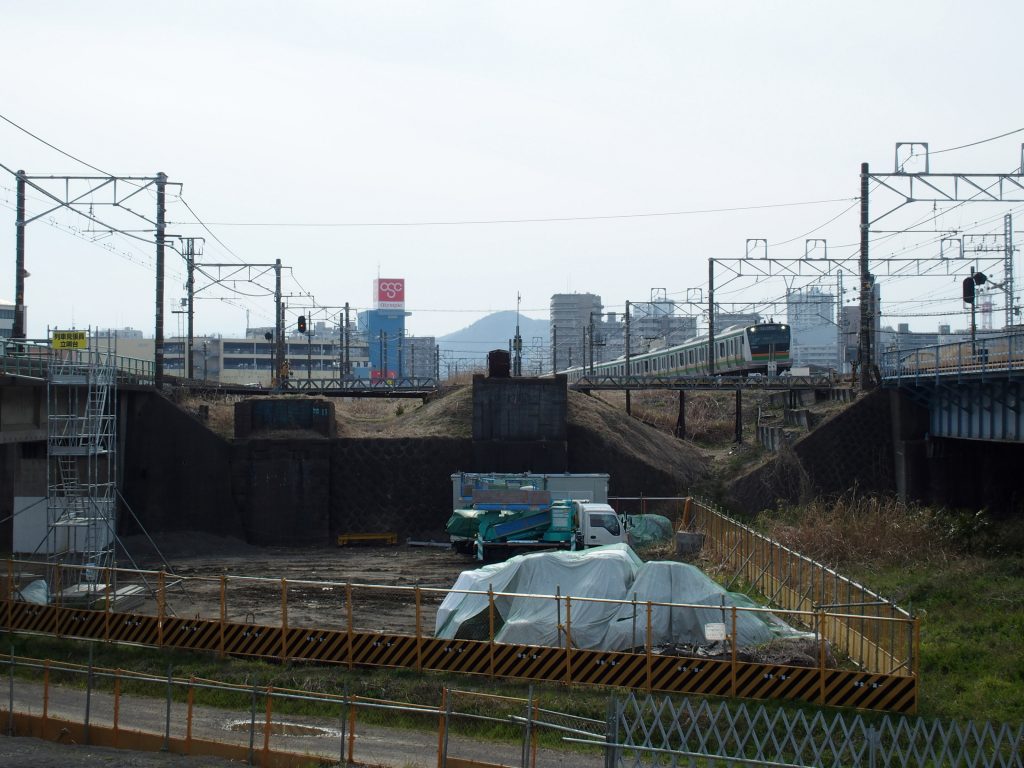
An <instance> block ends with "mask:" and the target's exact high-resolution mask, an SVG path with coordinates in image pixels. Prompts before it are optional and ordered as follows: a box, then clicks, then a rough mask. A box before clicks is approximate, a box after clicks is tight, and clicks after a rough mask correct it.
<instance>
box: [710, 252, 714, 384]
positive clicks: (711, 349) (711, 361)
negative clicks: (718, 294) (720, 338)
mask: <svg viewBox="0 0 1024 768" xmlns="http://www.w3.org/2000/svg"><path fill="white" fill-rule="evenodd" d="M714 372H715V260H714V259H708V373H709V374H712V375H713V374H714Z"/></svg>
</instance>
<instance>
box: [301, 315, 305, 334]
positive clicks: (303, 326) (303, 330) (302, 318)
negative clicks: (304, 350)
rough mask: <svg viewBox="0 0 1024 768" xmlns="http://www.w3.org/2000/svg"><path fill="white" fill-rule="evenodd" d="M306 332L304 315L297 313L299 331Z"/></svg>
mask: <svg viewBox="0 0 1024 768" xmlns="http://www.w3.org/2000/svg"><path fill="white" fill-rule="evenodd" d="M305 332H306V316H305V315H299V333H305Z"/></svg>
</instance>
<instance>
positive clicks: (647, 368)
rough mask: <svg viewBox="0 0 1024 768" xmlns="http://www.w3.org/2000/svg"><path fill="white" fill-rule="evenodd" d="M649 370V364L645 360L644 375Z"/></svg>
mask: <svg viewBox="0 0 1024 768" xmlns="http://www.w3.org/2000/svg"><path fill="white" fill-rule="evenodd" d="M650 369H651V367H650V364H649V363H648V361H647V360H644V373H647V372H648V371H649V370H650Z"/></svg>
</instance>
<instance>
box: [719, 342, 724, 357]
mask: <svg viewBox="0 0 1024 768" xmlns="http://www.w3.org/2000/svg"><path fill="white" fill-rule="evenodd" d="M718 356H719V357H725V342H724V341H721V342H719V343H718Z"/></svg>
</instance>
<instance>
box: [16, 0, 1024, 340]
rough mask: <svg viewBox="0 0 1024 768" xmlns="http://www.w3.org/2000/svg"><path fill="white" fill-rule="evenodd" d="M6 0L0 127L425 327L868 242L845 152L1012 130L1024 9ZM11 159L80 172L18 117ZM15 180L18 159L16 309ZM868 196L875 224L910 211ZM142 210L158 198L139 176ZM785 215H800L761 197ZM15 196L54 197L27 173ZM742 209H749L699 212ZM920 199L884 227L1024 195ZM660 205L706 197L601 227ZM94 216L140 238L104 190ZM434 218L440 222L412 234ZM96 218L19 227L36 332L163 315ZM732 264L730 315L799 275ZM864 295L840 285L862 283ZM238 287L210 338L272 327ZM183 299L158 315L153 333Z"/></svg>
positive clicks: (951, 166)
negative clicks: (165, 194)
mask: <svg viewBox="0 0 1024 768" xmlns="http://www.w3.org/2000/svg"><path fill="white" fill-rule="evenodd" d="M0 10H2V17H0V18H2V20H3V29H4V44H3V46H2V47H0V62H2V65H3V66H2V69H3V72H4V78H3V80H2V81H0V114H2V115H3V116H4V117H6V118H7V119H9V120H11V121H13V122H15V123H17V124H18V125H20V126H22V127H23V128H25V129H27V130H29V131H31V132H33V133H35V134H36V135H38V136H39V137H40V138H42V139H44V140H46V141H47V142H49V143H51V144H53V145H54V146H56V147H58V148H60V149H61V150H64V151H65V152H67V153H69V154H71V155H74V156H75V157H77V158H80V159H81V160H84V161H86V162H88V163H90V164H92V165H94V166H96V167H97V168H99V169H101V170H102V171H103V172H105V173H110V174H114V175H135V176H150V175H154V174H155V173H156V172H157V171H163V172H164V173H166V174H167V175H168V177H169V180H170V181H171V182H179V183H181V184H182V185H183V187H182V188H181V190H180V191H181V194H182V196H183V197H184V200H185V201H187V203H188V205H189V206H191V208H192V210H193V211H194V212H195V214H197V215H198V216H199V217H200V218H201V219H203V221H205V222H206V223H207V224H208V225H209V229H210V230H211V231H212V233H213V235H215V236H216V238H217V239H214V237H213V236H212V235H211V234H210V232H207V231H205V230H204V229H203V228H202V227H200V226H199V225H198V224H197V223H196V220H195V218H194V217H193V215H192V214H191V213H190V212H189V210H188V209H187V208H186V207H185V206H184V205H183V204H182V203H181V201H180V200H179V199H178V197H177V195H178V192H179V190H178V188H177V187H170V188H169V193H170V194H169V202H168V219H169V220H170V221H171V222H173V223H172V225H171V226H170V227H169V231H170V232H171V233H172V234H175V235H181V236H195V237H205V238H206V243H205V253H204V255H203V256H202V257H201V261H205V262H236V261H239V260H241V261H246V262H252V263H269V262H273V261H274V259H276V258H280V259H281V260H282V261H283V263H284V264H285V266H286V267H287V268H289V269H288V271H287V272H286V275H285V286H284V289H285V292H286V293H289V294H296V295H294V296H292V297H290V298H289V299H288V303H289V305H290V309H289V321H290V322H294V318H295V316H296V315H298V314H299V313H300V312H301V311H303V310H301V309H300V308H301V307H302V306H304V305H305V306H308V305H310V304H312V303H313V302H314V301H315V303H316V304H317V305H319V306H329V307H337V306H340V305H342V304H344V303H345V302H346V301H347V302H350V303H351V304H352V306H353V307H367V306H369V305H370V303H371V301H372V295H371V287H372V285H371V284H372V280H373V279H374V277H376V276H377V275H378V274H379V275H381V276H383V277H401V278H405V279H406V281H407V308H408V309H409V310H411V311H412V312H413V315H412V317H411V318H410V319H409V328H410V329H411V331H412V332H413V333H416V334H422V335H441V334H444V333H448V332H450V331H453V330H455V329H457V328H460V327H462V326H464V325H467V324H468V323H470V322H471V321H473V320H474V319H476V318H478V317H479V316H480V315H481V314H483V313H485V312H488V311H493V310H500V309H514V308H515V306H516V294H517V292H518V293H520V294H521V295H522V308H523V310H524V312H525V313H526V314H528V315H531V316H534V317H545V316H546V315H547V309H548V305H549V301H550V297H551V295H552V294H553V293H560V292H567V291H569V292H572V291H575V292H593V293H598V294H600V295H601V296H602V298H603V300H604V304H605V306H606V307H607V308H608V309H610V310H617V311H621V309H622V305H623V304H624V303H625V301H626V300H627V299H629V300H632V301H643V300H646V299H648V298H649V297H650V292H651V289H652V288H664V289H665V290H666V291H667V292H668V294H669V296H670V297H672V298H676V299H680V300H682V299H686V298H688V297H690V298H694V297H696V295H697V294H696V293H695V292H694V289H702V290H706V287H707V281H708V258H709V257H715V258H722V259H725V258H735V257H741V256H743V255H744V250H745V245H746V240H747V239H748V238H764V239H766V240H767V241H768V243H769V247H768V253H769V255H771V256H777V257H797V256H801V255H802V254H803V252H804V241H805V238H806V237H815V238H825V239H827V241H828V244H829V245H828V247H829V255H830V256H838V255H849V254H851V253H854V252H855V251H856V243H857V242H858V240H859V232H858V211H857V208H856V206H855V205H854V198H855V197H856V196H857V195H858V193H859V178H858V174H859V170H860V163H861V162H870V163H871V168H872V170H873V171H877V172H887V171H891V170H893V166H894V147H895V143H896V142H898V141H927V142H929V143H930V145H931V149H932V150H933V151H935V150H939V149H945V148H950V147H958V146H960V145H963V144H968V143H971V142H974V141H979V140H982V139H987V138H990V137H994V136H997V135H999V134H1003V133H1007V132H1009V131H1014V130H1016V129H1018V128H1021V127H1024V109H1022V108H1021V106H1020V104H1021V101H1020V98H1019V90H1020V85H1021V72H1022V71H1024V70H1022V64H1021V58H1020V51H1021V48H1020V34H1021V29H1022V28H1024V3H1021V2H1020V1H1019V0H1006V1H1005V2H1002V1H993V2H978V3H966V2H936V1H935V0H929V1H928V2H896V3H893V2H864V1H863V0H860V1H858V2H855V3H854V2H822V1H821V0H817V1H815V2H795V1H789V2H776V3H768V2H715V3H712V2H636V1H635V0H634V1H633V2H618V3H612V2H597V1H595V0H587V2H551V1H550V0H549V1H548V2H524V1H523V0H517V1H516V2H505V3H496V2H481V1H479V0H475V1H472V2H470V1H468V0H467V2H429V3H427V2H420V3H411V2H386V3H382V2H364V3H348V2H326V1H325V2H312V1H304V0H298V1H296V2H288V3H284V2H280V3H268V2H251V1H250V2H193V3H182V2H165V3H159V4H153V3H139V2H102V1H101V2H92V3H85V2H59V1H56V0H51V1H49V2H35V3H28V2H19V1H18V0H0ZM1022 140H1024V133H1017V134H1014V135H1011V136H1008V137H1006V138H1003V139H1000V140H996V141H990V142H986V143H983V144H980V145H978V146H976V147H972V148H968V149H963V150H958V151H955V152H948V153H942V154H937V155H934V156H933V157H932V159H931V170H932V172H947V171H969V172H987V173H997V172H1003V173H1006V172H1012V171H1014V170H1015V169H1016V168H1017V167H1018V166H1019V164H1020V162H1021V149H1020V147H1021V142H1022ZM0 163H3V164H4V165H5V166H7V167H8V168H11V169H19V168H21V169H24V170H26V171H27V172H29V173H30V174H40V175H41V174H57V175H63V174H69V173H70V174H79V175H80V174H94V173H95V172H94V171H91V170H90V169H88V168H86V167H84V166H82V165H80V164H78V163H76V162H74V161H73V160H71V159H69V158H68V157H66V156H64V155H61V154H60V153H58V152H57V151H54V150H53V149H51V148H49V147H47V146H45V145H44V144H42V143H40V142H39V141H36V140H35V139H33V138H31V137H30V136H28V135H26V134H25V133H23V132H22V131H19V130H18V129H16V128H15V127H13V126H12V125H10V124H8V123H6V122H3V121H0ZM13 190H14V180H13V178H12V177H11V176H10V175H9V174H7V173H6V172H3V173H2V175H0V233H6V234H0V242H4V241H5V242H6V245H4V246H2V252H3V253H4V254H6V255H7V258H6V261H5V262H4V263H5V264H6V266H5V267H4V268H3V269H2V270H0V297H3V298H5V299H9V300H13V298H14V240H15V238H14V212H13V207H14V191H13ZM104 199H107V198H104ZM875 200H876V198H875V197H872V206H873V209H874V210H875V211H878V212H881V210H882V206H883V205H884V203H885V202H888V203H890V205H889V206H886V208H888V207H891V205H892V204H895V203H894V202H893V201H892V199H889V200H883V198H882V193H881V192H879V194H878V196H877V203H876V202H875ZM95 201H96V202H97V203H99V202H101V200H100V196H99V195H96V196H95ZM820 201H831V202H820ZM132 203H133V205H134V206H135V207H136V208H137V209H138V210H141V211H142V212H144V213H146V214H147V215H152V211H153V209H154V208H155V202H154V198H153V196H152V194H151V193H150V192H148V191H147V192H143V193H141V194H140V195H138V196H136V197H135V198H134V199H133V201H132ZM791 203H808V204H806V205H787V206H786V207H772V208H766V207H757V206H780V205H782V204H791ZM28 207H29V215H35V214H37V213H39V212H42V211H43V210H45V208H44V207H43V203H42V201H41V198H40V196H39V194H38V193H36V192H32V193H31V194H30V196H29V203H28ZM727 208H732V209H742V208H748V210H733V211H727V212H726V211H720V212H703V213H699V212H698V211H709V210H718V209H727ZM908 208H910V209H912V210H904V211H901V212H900V213H898V214H895V215H894V216H893V217H891V218H890V219H887V220H886V221H885V222H884V223H882V224H879V225H878V226H879V228H886V229H891V228H899V227H903V226H906V225H907V224H909V223H915V222H919V223H921V227H922V228H929V229H942V230H955V231H957V232H971V233H976V234H977V233H983V232H1001V231H1002V220H1001V217H1002V216H1003V214H1005V213H1007V212H1016V213H1019V214H1020V215H1019V217H1018V221H1024V206H1021V205H1020V204H1017V205H1016V206H1014V205H1011V204H985V205H982V204H976V205H968V206H961V207H959V208H956V209H954V210H952V211H950V210H946V209H943V208H939V209H937V210H934V211H933V210H932V207H931V205H930V204H921V203H919V204H915V206H909V207H908ZM947 208H948V206H947ZM844 211H845V213H844ZM669 212H695V213H687V214H685V215H665V216H640V217H632V218H590V217H618V216H623V215H627V214H654V213H669ZM94 215H95V216H96V217H97V218H101V219H103V220H109V221H112V222H117V224H118V226H121V227H123V228H127V229H132V228H145V227H146V226H148V225H146V224H145V223H143V222H141V221H139V220H137V219H136V220H134V221H133V220H132V219H131V218H130V217H129V216H127V215H125V214H124V213H123V212H118V211H110V210H109V209H106V210H105V209H104V208H103V207H102V206H100V205H96V206H95V208H94ZM579 217H582V218H583V220H574V221H547V222H537V221H534V222H529V223H469V224H466V223H462V224H457V223H444V224H439V223H436V222H481V221H497V220H501V221H507V220H515V219H552V218H555V219H559V218H561V219H572V218H579ZM834 217H837V218H835V220H834V221H832V223H830V224H827V225H826V226H823V227H822V226H821V225H823V224H825V222H827V221H829V220H830V219H833V218H834ZM424 222H434V223H433V224H429V225H422V226H414V225H416V224H419V223H424ZM257 225H262V226H257ZM295 225H306V226H295ZM313 225H331V226H313ZM819 227H821V228H820V229H818V228H819ZM69 228H71V229H74V230H76V231H77V232H78V234H77V235H75V234H73V233H72V232H70V231H69ZM1018 228H1020V229H1024V227H1021V226H1020V224H1018ZM90 229H95V228H94V227H92V226H91V225H90V224H89V223H88V222H87V221H86V220H85V219H82V218H81V217H77V216H75V215H74V214H72V213H69V212H55V213H53V214H51V215H49V216H46V217H44V218H42V219H40V220H38V221H35V222H33V223H31V224H30V225H29V226H28V228H27V248H26V254H27V255H26V266H27V269H28V271H29V272H30V273H31V276H30V277H29V278H28V279H27V282H26V301H27V304H28V306H29V328H28V330H29V335H30V336H35V337H39V336H43V335H45V333H46V330H47V327H48V326H49V327H61V328H63V327H69V326H71V325H72V324H74V325H75V326H77V327H86V326H92V327H104V328H106V327H123V326H134V327H136V328H142V329H143V330H144V331H145V332H146V333H147V335H151V334H152V332H153V326H154V321H153V314H154V296H155V291H154V255H153V252H154V248H153V246H152V245H151V244H147V243H145V242H142V241H139V240H134V239H130V238H127V237H124V236H113V237H108V236H102V235H101V234H98V233H94V232H89V231H87V230H90ZM138 235H139V237H142V238H144V239H145V238H149V239H151V238H152V235H151V233H145V232H143V233H138ZM936 237H938V236H937V235H935V234H925V233H922V234H918V235H914V236H910V235H907V236H900V237H892V238H886V239H881V240H879V242H878V244H877V246H875V251H874V253H875V254H877V255H882V254H884V253H893V252H901V253H913V254H915V255H922V256H933V255H938V252H939V245H938V244H937V243H935V242H933V241H934V240H935V238H936ZM92 238H99V239H98V240H97V242H90V240H91V239H92ZM1018 239H1019V240H1024V236H1022V237H1019V238H1018ZM218 241H219V242H218ZM167 265H168V266H167V287H166V291H167V311H168V313H170V312H171V311H172V310H177V309H178V308H179V306H178V304H179V301H180V299H181V297H183V296H184V295H185V294H184V270H183V268H182V261H181V258H180V256H178V255H177V254H176V253H174V252H172V251H169V252H168V260H167ZM716 274H717V273H716ZM725 280H726V278H725V277H723V278H722V282H723V285H722V286H721V289H720V292H719V295H718V298H719V299H720V300H721V301H722V302H734V301H735V302H740V301H750V300H754V299H764V300H767V299H772V298H776V297H779V296H781V295H783V294H784V293H785V291H786V288H787V286H786V284H785V282H784V281H782V280H780V279H774V280H767V281H762V282H760V283H756V284H755V283H754V282H753V281H751V280H746V279H745V280H735V281H733V282H732V283H728V284H724V283H725ZM205 282H206V283H208V282H209V281H205ZM807 282H808V280H807V279H802V280H797V281H795V282H794V283H793V285H794V286H797V287H799V286H801V285H804V284H806V283H807ZM1020 282H1021V281H1020V279H1019V278H1018V283H1020ZM203 284H204V280H203V279H202V278H200V280H199V283H198V285H200V286H202V285H203ZM262 284H263V285H264V286H266V285H272V280H271V279H269V278H265V279H263V280H262ZM855 285H856V282H855V280H854V279H853V278H852V277H850V276H848V277H847V278H846V280H845V287H846V289H847V291H848V293H847V301H851V300H852V299H853V297H854V294H853V293H852V292H851V289H854V288H855ZM829 286H831V287H832V290H833V291H834V282H833V281H830V282H829V283H828V284H826V287H829ZM234 288H235V290H237V291H239V292H241V293H245V294H252V295H249V296H238V295H237V294H232V293H231V292H230V291H228V290H227V289H226V288H217V287H207V288H205V289H204V290H202V291H201V293H200V295H201V296H208V297H210V299H208V300H204V301H200V302H198V303H197V319H196V327H197V331H199V332H221V333H225V334H240V333H242V332H243V330H244V328H245V326H246V322H247V310H248V323H249V324H250V325H252V326H259V325H267V324H270V323H272V317H273V310H272V307H273V304H272V298H271V297H269V296H266V295H262V294H263V293H264V291H263V288H261V287H260V286H256V285H251V284H241V283H240V284H237V285H236V286H234ZM1018 290H1019V289H1018ZM882 291H883V297H884V299H885V300H886V305H885V311H886V313H887V316H888V317H887V320H886V322H888V323H891V324H893V325H895V324H896V322H910V323H911V326H912V327H914V328H916V329H920V330H926V329H933V328H934V327H935V326H936V325H937V323H938V322H939V321H942V320H943V318H941V317H939V316H938V313H940V312H943V311H950V312H953V311H959V310H960V309H961V304H960V302H959V300H957V297H958V296H959V278H956V277H943V278H914V279H902V280H898V281H891V282H886V281H884V280H883V283H882ZM298 294H312V298H310V297H308V296H307V297H303V296H300V295H298ZM229 296H234V299H233V300H234V302H235V303H234V304H228V303H226V302H224V301H221V300H219V299H220V298H224V297H229ZM945 296H949V297H950V299H951V300H950V301H949V302H948V303H946V304H941V303H939V302H937V301H936V299H939V298H942V297H945ZM994 301H995V304H996V307H997V313H996V317H995V324H996V325H997V326H998V325H1001V324H1002V312H1001V307H1002V306H1003V299H1002V296H1001V295H999V296H998V297H997V298H996V299H995V300H994ZM336 311H337V310H334V309H331V310H326V309H325V310H317V311H315V312H314V313H313V316H314V317H324V316H326V315H327V314H330V313H335V312H336ZM305 312H306V314H310V313H309V311H308V310H305ZM181 317H182V316H181V315H175V314H168V315H167V321H166V323H167V324H166V328H167V334H168V335H173V334H175V333H177V332H178V330H179V328H180V327H181V326H180V325H179V323H180V322H181ZM949 321H951V322H952V323H953V324H954V325H957V324H958V323H960V324H961V325H963V321H962V318H958V317H956V316H953V317H952V318H951V319H950V320H949ZM509 333H510V334H511V330H510V331H509Z"/></svg>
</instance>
